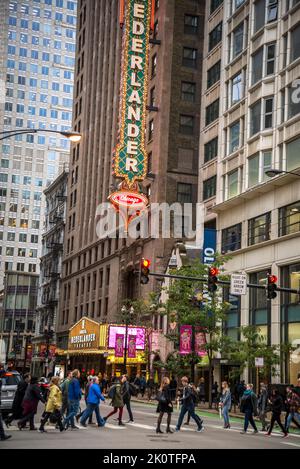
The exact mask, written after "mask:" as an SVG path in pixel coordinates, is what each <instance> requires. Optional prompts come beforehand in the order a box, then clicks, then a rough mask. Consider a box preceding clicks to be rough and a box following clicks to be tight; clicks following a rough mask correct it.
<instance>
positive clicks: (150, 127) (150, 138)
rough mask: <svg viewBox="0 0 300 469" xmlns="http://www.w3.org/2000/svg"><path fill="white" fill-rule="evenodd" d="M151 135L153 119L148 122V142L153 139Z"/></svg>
mask: <svg viewBox="0 0 300 469" xmlns="http://www.w3.org/2000/svg"><path fill="white" fill-rule="evenodd" d="M153 133H154V122H153V119H151V121H149V134H148V141H150V140H152V139H153Z"/></svg>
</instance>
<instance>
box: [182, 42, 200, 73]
mask: <svg viewBox="0 0 300 469" xmlns="http://www.w3.org/2000/svg"><path fill="white" fill-rule="evenodd" d="M197 52H198V51H197V49H193V48H191V47H184V48H183V56H182V65H183V66H184V67H189V68H197Z"/></svg>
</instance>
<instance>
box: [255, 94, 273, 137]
mask: <svg viewBox="0 0 300 469" xmlns="http://www.w3.org/2000/svg"><path fill="white" fill-rule="evenodd" d="M273 102H274V98H273V97H271V98H265V99H263V100H259V101H257V102H256V103H255V104H254V105H253V106H252V107H251V108H250V135H251V136H252V135H254V134H256V133H257V132H260V130H261V129H270V128H272V126H273ZM262 106H263V108H262ZM262 118H263V119H262Z"/></svg>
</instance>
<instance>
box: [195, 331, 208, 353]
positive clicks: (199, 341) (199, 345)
mask: <svg viewBox="0 0 300 469" xmlns="http://www.w3.org/2000/svg"><path fill="white" fill-rule="evenodd" d="M205 345H206V335H205V330H204V329H203V328H202V327H199V326H197V327H196V328H195V352H196V353H197V354H198V356H199V357H204V356H206V355H207V352H206V350H205Z"/></svg>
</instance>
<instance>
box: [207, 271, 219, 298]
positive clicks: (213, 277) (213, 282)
mask: <svg viewBox="0 0 300 469" xmlns="http://www.w3.org/2000/svg"><path fill="white" fill-rule="evenodd" d="M218 274H219V269H217V268H216V267H210V268H209V270H208V282H207V283H208V291H209V292H211V293H214V292H215V291H216V290H217V288H218V286H217V283H218V277H217V276H218Z"/></svg>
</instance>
